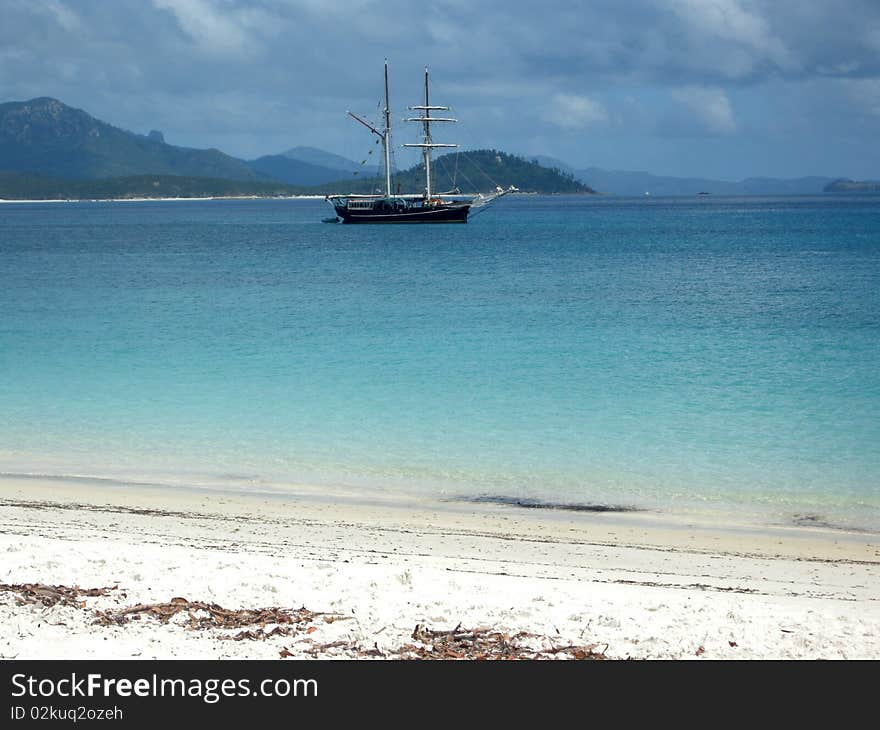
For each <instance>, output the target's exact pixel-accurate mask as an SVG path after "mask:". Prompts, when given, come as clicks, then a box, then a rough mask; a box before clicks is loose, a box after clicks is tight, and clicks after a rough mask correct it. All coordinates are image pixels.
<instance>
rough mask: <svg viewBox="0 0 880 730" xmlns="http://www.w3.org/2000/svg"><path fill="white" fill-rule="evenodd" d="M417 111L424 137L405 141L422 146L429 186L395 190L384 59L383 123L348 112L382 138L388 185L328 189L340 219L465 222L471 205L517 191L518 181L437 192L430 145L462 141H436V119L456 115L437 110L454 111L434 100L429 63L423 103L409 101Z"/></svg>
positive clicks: (437, 146)
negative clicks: (363, 191) (372, 190)
mask: <svg viewBox="0 0 880 730" xmlns="http://www.w3.org/2000/svg"><path fill="white" fill-rule="evenodd" d="M409 109H410V111H414V112H417V114H416V115H415V116H413V117H409V118H407V119H406V120H405V121H407V122H417V123H419V124H421V125H422V129H423V134H422V141H421V142H416V143H411V144H404V145H403V146H404V147H417V148H421V149H422V157H423V160H424V166H425V188H424V190H423V191H422V192H418V193H404V194H401V193H400V192H398V193H396V194H395V193H392V186H391V106H390V103H389V95H388V62H387V61H386V62H385V108H384V110H383V115H382V116H383V118H384V123H383V127H382V129H377V128H376V126H374V125H372V124H370V123H369V122H368V121H366V120H365V119H362V118H361V117H359V116H357V115H356V114H352V112H348V115H349V116H350V117H351V118H352V119H354V120H355V121H357V122H359V123H360V124H362V125H363V126H365V127H366V128H367V129H369V130H370V132H371V133H372V134H375V135H376V136H377V137H378V138H379V140H380V141H381V142H382V152H383V161H384V164H383V169H384V178H385V180H384V182H385V190H384V192H383V193H376V194H372V195H357V194H353V193H352V194H347V195H328V196H327V198H326V200H327V202H329V203H330V205H332V206H333V209H334V211H335V213H336V217H337V220H341V221H342V222H343V223H466V222H467V219H468V214H469V213H470V211H471V209H473V208H479V207H483V206H485V205H488V204H489V203H491V202H492V201H494V200H497V199H498V198H500V197H502V196H503V195H507V194H508V193H511V192H516V188H515V187H514V186H512V185H511V186H510V187H508V188H506V189H504V188H501V187H500V186H497V187H496V188H495V191H494V192H492V193H489V194H482V193H475V194H472V195H462V194H461V193H460V192H459V191H458V190H451V191H447V192H436V191H435V190H434V189H433V187H432V181H431V151H432V150H435V149H449V148H456V147H458V145H457V144H451V143H447V142H434V140H433V137H432V134H431V125H432V124H438V123H454V122H456V121H458V120H457V119H453V118H451V117H445V116H437V112H441V113H442V112H446V111H449V107H447V106H438V105H435V104H431V99H430V92H429V78H428V69H427V67H426V68H425V100H424V104H418V105H416V106H411V107H409Z"/></svg>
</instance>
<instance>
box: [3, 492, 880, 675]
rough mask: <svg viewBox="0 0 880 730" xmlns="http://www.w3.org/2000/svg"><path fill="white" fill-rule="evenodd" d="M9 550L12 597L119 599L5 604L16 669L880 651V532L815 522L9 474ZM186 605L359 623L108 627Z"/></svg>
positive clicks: (7, 580)
mask: <svg viewBox="0 0 880 730" xmlns="http://www.w3.org/2000/svg"><path fill="white" fill-rule="evenodd" d="M0 554H3V555H4V560H3V562H2V563H0V583H2V584H5V585H7V586H10V585H21V584H43V585H60V586H68V587H70V586H79V587H80V588H83V589H90V588H102V587H103V588H112V587H113V586H117V588H115V589H113V590H112V591H111V594H109V595H105V596H96V597H88V598H86V599H85V600H84V604H85V605H84V607H81V608H77V607H71V606H65V605H62V604H58V605H55V606H53V607H51V608H46V607H44V606H42V605H40V606H34V605H30V604H25V605H19V603H18V602H17V601H16V595H14V594H12V593H9V592H8V591H7V592H5V593H4V592H2V591H0V625H2V626H3V631H2V632H0V636H2V637H4V638H0V655H2V656H3V657H6V658H12V657H18V658H22V659H24V658H33V659H37V658H60V657H68V658H70V657H74V656H75V657H78V658H85V657H96V658H97V657H104V658H149V657H156V658H222V657H236V658H279V657H280V656H288V657H294V658H297V657H299V658H314V657H315V656H317V657H320V658H331V657H345V658H359V657H363V656H369V657H370V658H379V657H380V656H385V657H387V658H397V655H396V654H395V651H397V649H399V647H402V646H406V645H412V643H413V641H414V638H413V636H414V631H413V627H414V626H416V625H420V626H422V627H428V629H430V630H432V631H435V630H436V631H451V630H452V629H454V628H455V627H456V626H458V625H460V626H463V627H465V628H471V629H473V628H475V627H479V626H482V627H493V628H494V629H497V630H499V631H503V632H506V633H505V635H515V634H517V632H525V633H526V634H528V635H529V636H532V637H537V638H533V639H532V641H533V642H537V644H538V645H542V646H545V648H546V646H549V645H551V644H554V642H555V644H559V645H560V646H562V645H565V646H572V647H573V646H589V645H597V646H599V647H600V649H602V651H603V653H604V655H605V656H607V657H608V658H627V657H630V658H672V659H683V658H697V657H699V658H710V659H712V658H714V659H726V658H751V659H765V658H804V659H806V658H880V537H878V536H876V535H872V534H863V533H854V532H846V531H841V530H832V529H825V528H821V527H813V526H804V527H797V526H793V527H786V526H780V527H778V528H772V529H764V528H761V529H756V528H755V527H754V526H748V525H724V524H717V523H708V522H706V523H698V522H695V521H693V520H688V519H685V520H682V519H680V518H677V517H676V516H670V515H658V514H645V513H582V512H557V511H552V510H544V509H539V510H535V509H517V508H515V507H511V506H509V505H497V504H473V503H464V504H462V503H448V502H436V501H430V500H424V501H417V500H414V501H413V502H412V503H409V504H401V503H392V502H385V501H381V500H375V501H372V502H368V501H363V500H361V501H356V500H341V501H331V500H328V499H324V500H322V499H320V498H318V497H317V496H314V495H308V496H298V497H297V496H290V495H285V496H284V497H277V496H275V495H253V496H248V495H242V494H219V493H211V492H207V491H206V492H201V491H198V490H189V491H185V490H159V489H150V488H144V487H132V488H119V487H118V486H113V487H111V486H107V485H100V484H94V483H81V482H65V483H61V484H60V483H59V482H58V481H49V480H42V481H41V480H40V479H39V478H32V479H24V480H18V481H16V480H15V479H11V478H9V477H6V478H3V479H0ZM172 598H186V599H187V600H188V601H193V602H207V603H212V602H213V603H216V604H217V605H219V606H222V607H224V608H225V609H236V610H238V609H256V608H265V607H270V606H274V607H282V608H288V609H295V608H299V607H305V608H307V609H308V610H309V611H312V612H319V613H321V612H324V613H333V614H334V615H336V614H338V615H340V616H344V617H345V620H341V619H339V620H333V621H332V622H328V623H324V622H322V621H319V620H316V622H315V623H313V624H312V625H311V626H309V628H308V629H303V630H302V631H296V632H291V631H287V630H285V631H281V632H279V633H277V634H276V635H273V636H272V637H269V638H266V637H265V636H262V637H260V638H257V639H253V640H252V639H247V640H229V639H230V638H233V637H226V638H224V637H223V632H222V631H220V630H218V629H215V628H209V629H200V630H192V629H191V628H187V626H184V625H181V622H180V621H177V622H175V621H169V622H168V623H163V622H161V621H158V620H156V619H155V618H151V617H149V616H147V617H145V618H144V620H142V621H137V622H131V623H124V624H118V625H116V624H114V625H106V626H100V627H95V626H94V625H93V621H94V620H95V619H94V615H95V614H94V613H93V612H95V611H110V610H111V609H116V610H118V609H120V608H121V607H125V606H128V607H130V606H132V605H134V604H147V603H150V602H163V601H164V602H168V601H171V599H172ZM19 599H20V596H19ZM276 628H277V627H276ZM252 633H253V632H252ZM422 638H423V639H424V635H423V636H422ZM542 642H543V644H542ZM548 642H549V644H548ZM416 643H417V644H418V642H416ZM606 645H607V648H604V647H606ZM557 648H558V647H557ZM282 652H286V654H282ZM365 652H373V653H372V654H365ZM551 654H552V652H551ZM553 656H556V655H553ZM548 658H549V657H548Z"/></svg>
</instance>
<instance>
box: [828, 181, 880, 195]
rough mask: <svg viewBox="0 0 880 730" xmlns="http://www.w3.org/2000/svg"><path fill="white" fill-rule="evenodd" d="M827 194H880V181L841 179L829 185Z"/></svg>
mask: <svg viewBox="0 0 880 730" xmlns="http://www.w3.org/2000/svg"><path fill="white" fill-rule="evenodd" d="M824 190H825V192H826V193H880V180H861V181H858V180H850V179H849V178H840V179H839V180H835V181H834V182H830V183H828V184H827V185H826V186H825V188H824Z"/></svg>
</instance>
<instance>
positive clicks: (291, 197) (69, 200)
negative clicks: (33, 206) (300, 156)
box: [0, 195, 326, 204]
mask: <svg viewBox="0 0 880 730" xmlns="http://www.w3.org/2000/svg"><path fill="white" fill-rule="evenodd" d="M325 198H326V196H325V195H214V196H205V197H192V198H164V197H162V198H143V197H138V198H47V199H45V200H40V199H21V200H18V199H12V198H0V204H2V203H149V202H153V203H160V202H162V203H165V202H174V201H187V200H192V201H196V200H324V199H325Z"/></svg>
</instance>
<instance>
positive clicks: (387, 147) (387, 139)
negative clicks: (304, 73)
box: [346, 58, 391, 198]
mask: <svg viewBox="0 0 880 730" xmlns="http://www.w3.org/2000/svg"><path fill="white" fill-rule="evenodd" d="M346 114H348V116H350V117H351V118H352V119H354V120H355V121H356V122H360V123H361V124H363V125H364V126H365V127H366V128H367V129H369V130H370V131H371V132H372V133H373V134H375V135H376V136H377V137H378V138H379V139H381V140H382V152H383V153H384V157H385V197H386V198H390V197H391V104H390V103H389V101H388V59H387V58H386V59H385V129H384V130H383V131H382V132H380V131H379V130H378V129H376V128H375V127H374V126H373V125H372V124H370V123H369V122H367V121H365V120H364V119H361V118H360V117H359V116H358V115H357V114H352V113H351V112H346Z"/></svg>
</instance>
